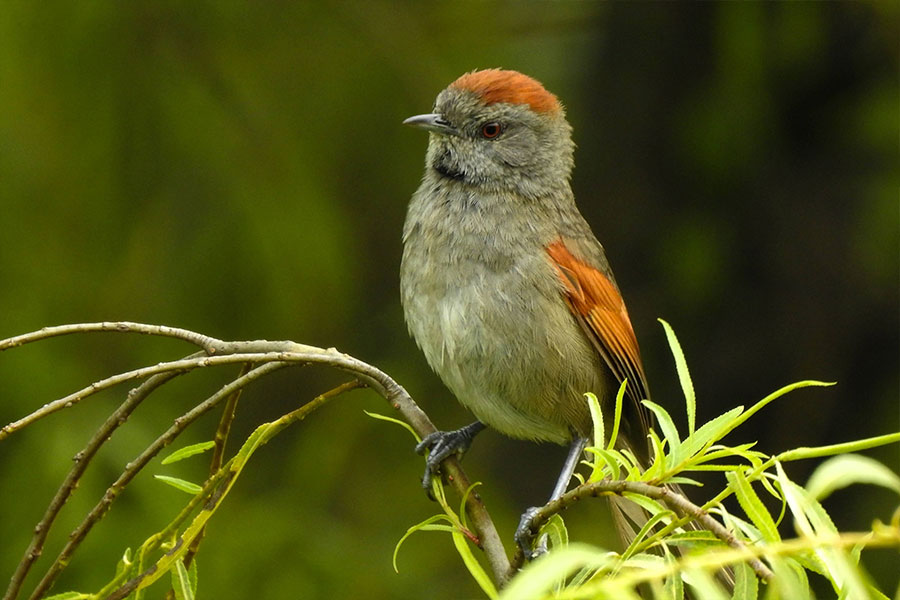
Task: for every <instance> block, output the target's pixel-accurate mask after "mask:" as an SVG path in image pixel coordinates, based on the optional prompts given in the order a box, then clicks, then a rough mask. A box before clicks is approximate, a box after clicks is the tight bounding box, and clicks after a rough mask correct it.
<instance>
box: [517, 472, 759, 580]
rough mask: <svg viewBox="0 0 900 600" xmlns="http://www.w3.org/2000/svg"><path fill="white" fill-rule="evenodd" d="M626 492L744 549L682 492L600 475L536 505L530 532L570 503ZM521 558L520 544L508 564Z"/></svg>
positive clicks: (755, 560) (756, 565) (756, 568)
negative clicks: (660, 504) (663, 505)
mask: <svg viewBox="0 0 900 600" xmlns="http://www.w3.org/2000/svg"><path fill="white" fill-rule="evenodd" d="M626 493H632V494H639V495H641V496H646V497H648V498H653V499H654V500H661V501H663V502H665V503H666V505H667V506H670V507H672V509H673V510H674V511H675V512H676V513H677V514H679V515H680V516H683V517H690V518H691V519H693V520H695V521H697V522H698V523H700V525H701V526H703V528H704V529H707V530H708V531H710V532H712V533H713V535H715V536H716V537H717V538H719V539H720V540H722V541H723V542H725V543H726V544H728V545H729V546H731V547H732V548H735V549H738V550H744V549H746V547H747V546H746V544H744V543H743V542H742V541H741V540H739V539H738V538H737V537H735V535H734V534H733V533H731V532H730V531H728V530H727V529H726V528H725V527H724V526H723V525H722V524H721V523H719V522H718V521H716V520H715V519H714V518H712V517H711V516H710V515H709V513H708V512H706V511H705V510H703V509H702V508H701V507H700V506H698V505H696V504H694V503H693V502H691V501H690V500H688V499H687V498H686V497H684V496H682V495H681V494H677V493H675V492H673V491H672V490H670V489H668V488H666V487H662V486H657V485H650V484H648V483H644V482H643V481H625V480H609V479H603V480H601V481H594V482H591V483H585V484H582V485H579V486H578V487H576V488H574V489H572V490H570V491H568V492H566V493H565V494H563V495H562V496H560V497H559V498H557V499H556V500H553V501H552V502H548V503H547V504H545V505H544V506H542V507H541V508H540V509H538V511H537V513H536V514H535V517H534V519H533V521H532V527H533V533H537V531H538V530H539V529H540V528H541V526H542V525H544V523H546V522H547V521H548V520H549V519H550V517H552V516H553V515H555V514H557V513H559V512H560V511H562V510H563V509H565V508H567V507H568V506H570V505H571V504H574V503H575V502H578V501H579V500H581V499H582V498H586V497H589V496H599V495H608V494H615V495H617V496H624V495H625V494H626ZM524 560H525V555H524V553H523V552H522V550H521V548H519V549H517V550H516V553H515V555H514V556H513V559H512V566H511V568H512V569H514V570H518V569H519V568H521V566H522V564H523V563H524ZM747 564H749V565H750V567H751V568H752V569H753V570H754V571H755V572H756V575H757V576H758V577H759V578H760V579H763V580H764V581H769V580H770V579H771V578H772V577H774V576H775V575H774V573H772V571H771V570H770V569H769V567H767V566H766V565H765V563H763V562H762V561H761V560H759V559H758V558H750V559H748V561H747ZM513 574H514V572H512V573H510V576H512V575H513Z"/></svg>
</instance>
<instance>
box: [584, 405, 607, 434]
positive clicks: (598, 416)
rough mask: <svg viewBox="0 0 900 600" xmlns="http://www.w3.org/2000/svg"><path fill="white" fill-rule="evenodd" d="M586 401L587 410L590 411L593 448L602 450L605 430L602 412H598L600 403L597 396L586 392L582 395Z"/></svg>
mask: <svg viewBox="0 0 900 600" xmlns="http://www.w3.org/2000/svg"><path fill="white" fill-rule="evenodd" d="M584 397H585V398H586V399H587V403H588V408H589V409H590V411H591V422H592V423H593V425H594V447H595V448H602V447H603V445H604V443H605V441H604V437H605V436H606V430H605V429H604V428H603V411H602V410H600V401H599V400H597V396H596V395H594V394H592V393H590V392H588V393H587V394H585V395H584Z"/></svg>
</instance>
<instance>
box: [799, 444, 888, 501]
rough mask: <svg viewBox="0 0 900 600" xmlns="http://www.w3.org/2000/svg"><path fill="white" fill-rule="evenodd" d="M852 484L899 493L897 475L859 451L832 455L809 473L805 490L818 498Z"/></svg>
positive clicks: (820, 498) (825, 496)
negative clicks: (864, 484) (872, 486)
mask: <svg viewBox="0 0 900 600" xmlns="http://www.w3.org/2000/svg"><path fill="white" fill-rule="evenodd" d="M855 483H869V484H872V485H880V486H882V487H886V488H888V489H890V490H894V491H895V492H897V493H898V494H900V476H898V475H897V474H896V473H894V472H893V471H892V470H890V469H889V468H888V467H887V466H886V465H884V464H882V463H880V462H878V461H877V460H875V459H874V458H869V457H868V456H861V455H859V454H845V455H841V456H835V457H834V458H831V459H829V460H826V461H825V462H823V463H822V464H821V465H819V466H818V467H817V468H816V470H815V471H813V474H812V475H811V476H810V478H809V481H808V482H807V484H806V490H807V491H808V492H809V493H810V495H811V496H812V497H813V498H816V499H817V500H822V499H824V498H827V497H828V496H829V495H830V494H831V493H832V492H834V491H835V490H839V489H841V488H845V487H847V486H849V485H853V484H855Z"/></svg>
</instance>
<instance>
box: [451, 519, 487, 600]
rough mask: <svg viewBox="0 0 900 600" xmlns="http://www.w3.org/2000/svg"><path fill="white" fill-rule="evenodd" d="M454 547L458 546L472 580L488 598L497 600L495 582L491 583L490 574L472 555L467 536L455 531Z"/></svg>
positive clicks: (457, 549) (457, 548)
mask: <svg viewBox="0 0 900 600" xmlns="http://www.w3.org/2000/svg"><path fill="white" fill-rule="evenodd" d="M453 545H454V546H456V551H457V552H458V553H459V556H460V557H461V558H462V559H463V563H465V565H466V568H467V569H468V570H469V574H470V575H472V578H473V579H474V580H475V582H476V583H477V584H478V585H479V586H480V587H481V589H482V591H484V593H485V594H486V595H487V597H488V598H491V599H492V600H493V599H494V598H497V596H498V594H497V588H496V587H494V582H493V581H491V578H490V577H488V574H487V573H485V572H484V569H483V568H482V566H481V563H479V562H478V559H476V558H475V555H474V554H472V548H471V547H470V546H469V544H468V543H467V542H466V536H464V535H463V534H462V533H460V532H459V531H454V532H453Z"/></svg>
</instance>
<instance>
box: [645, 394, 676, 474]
mask: <svg viewBox="0 0 900 600" xmlns="http://www.w3.org/2000/svg"><path fill="white" fill-rule="evenodd" d="M642 402H643V404H644V406H646V407H647V408H649V409H650V410H651V411H653V414H654V415H656V421H657V423H659V428H660V429H661V430H662V433H663V436H664V437H665V439H666V441H667V442H669V457H670V460H669V461H668V462H667V464H666V466H667V467H674V466H676V465H678V464H680V463H681V458H682V457H681V438H679V437H678V430H677V429H676V428H675V423H674V422H673V421H672V417H671V416H669V413H668V412H666V409H664V408H663V407H662V406H660V405H659V404H657V403H656V402H653V401H651V400H642Z"/></svg>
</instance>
